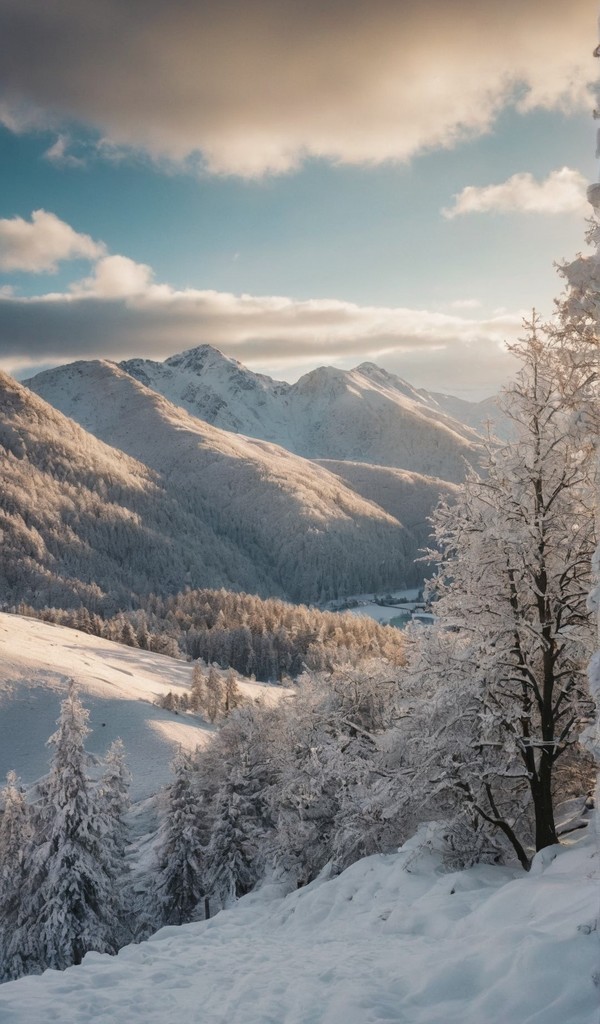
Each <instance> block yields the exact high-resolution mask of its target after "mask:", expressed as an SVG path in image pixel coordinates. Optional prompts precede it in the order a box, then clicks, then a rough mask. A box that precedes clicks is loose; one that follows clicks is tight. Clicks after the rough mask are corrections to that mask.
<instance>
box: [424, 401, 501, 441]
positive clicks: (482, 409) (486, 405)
mask: <svg viewBox="0 0 600 1024" xmlns="http://www.w3.org/2000/svg"><path fill="white" fill-rule="evenodd" d="M419 394H420V395H421V396H422V397H423V399H424V400H425V401H426V402H427V403H428V404H429V405H430V406H431V407H432V408H437V409H439V410H440V411H441V412H444V413H446V415H448V416H451V417H452V418H453V419H456V420H459V421H460V422H461V423H465V424H466V425H467V426H469V427H471V428H472V429H473V430H476V431H477V433H479V434H481V435H482V436H484V437H485V436H487V434H488V431H489V432H490V433H491V434H492V435H494V436H495V437H498V438H500V440H509V439H510V438H511V437H512V436H513V433H514V428H513V423H512V420H511V419H510V417H509V416H507V414H506V413H505V412H504V411H503V409H501V408H500V404H499V401H498V396H497V395H495V396H493V397H492V398H484V399H483V400H482V401H481V402H467V401H465V399H464V398H456V397H455V396H454V395H443V394H440V393H438V392H436V391H419Z"/></svg>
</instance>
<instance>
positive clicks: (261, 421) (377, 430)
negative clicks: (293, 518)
mask: <svg viewBox="0 0 600 1024" xmlns="http://www.w3.org/2000/svg"><path fill="white" fill-rule="evenodd" d="M85 365H86V364H83V363H75V364H72V367H68V366H67V367H60V368H58V369H55V370H51V371H45V372H43V373H40V374H38V375H37V376H36V377H34V378H32V379H31V380H29V381H27V382H26V383H27V384H28V385H29V386H30V387H32V388H33V390H34V391H36V392H37V393H38V394H40V395H42V397H44V398H45V399H46V400H47V401H49V402H50V403H51V404H52V405H56V406H57V407H58V408H60V409H61V410H62V411H63V412H65V413H66V414H67V415H68V416H72V417H73V418H74V419H76V420H78V422H80V423H82V425H83V426H85V427H86V429H89V430H91V431H92V433H96V434H98V436H100V437H102V438H103V439H104V440H107V438H108V443H110V444H117V446H119V447H123V448H124V450H128V451H129V450H130V449H129V448H127V447H126V446H123V445H119V444H118V441H117V440H116V439H115V438H114V437H112V436H111V435H109V434H108V433H107V432H106V430H103V429H101V428H100V426H99V421H98V413H97V412H94V413H91V412H90V408H89V407H90V402H92V403H93V396H90V395H88V394H86V395H85V396H83V399H84V401H83V403H82V401H81V398H82V396H79V395H77V393H76V391H77V385H78V383H79V381H78V380H77V379H76V381H75V385H73V382H72V381H71V380H70V378H71V376H72V374H73V372H76V373H77V371H79V373H82V372H85ZM104 365H105V366H107V365H108V364H104ZM120 367H121V372H122V371H125V372H126V373H127V374H129V375H131V376H132V377H134V378H136V380H138V381H140V382H141V383H142V384H143V385H144V386H145V387H147V388H150V389H151V390H152V391H154V392H158V393H159V394H160V395H163V396H164V397H165V398H166V399H168V400H169V402H172V403H174V404H175V405H176V406H178V407H180V408H182V409H186V410H187V411H188V412H189V413H191V414H192V416H194V417H198V418H200V419H201V420H204V421H206V422H207V423H210V424H213V425H214V426H215V427H218V428H221V429H222V430H225V431H233V432H235V433H238V434H245V435H248V436H249V437H252V438H259V439H262V440H263V441H267V442H272V443H275V444H276V445H280V446H281V447H282V448H284V449H287V451H289V452H293V453H295V454H296V455H300V456H303V457H304V458H307V459H341V460H348V459H350V460H357V461H359V462H365V463H371V464H376V465H381V466H388V467H397V468H400V469H405V470H409V471H416V472H417V473H419V474H428V475H431V476H434V477H440V478H441V479H443V480H452V481H454V482H457V481H460V480H462V479H463V478H464V474H465V459H466V460H467V461H473V460H475V459H476V457H477V456H476V450H477V447H478V444H479V441H480V437H479V435H478V434H477V433H476V431H475V430H474V429H473V428H472V427H471V426H470V425H468V424H467V421H466V420H465V419H463V420H462V421H461V419H460V418H459V417H455V416H454V415H452V414H448V412H447V411H446V409H445V408H443V407H442V406H441V405H440V404H439V402H438V401H437V400H436V398H433V397H432V396H428V395H426V394H423V393H420V392H418V391H416V390H415V389H414V388H413V387H412V386H411V385H410V384H407V383H406V382H405V381H403V380H402V379H401V378H400V377H397V376H395V375H394V374H391V373H388V372H387V371H385V370H383V369H381V368H380V367H377V366H375V365H374V364H373V363H363V364H362V365H361V366H357V367H355V368H354V369H353V370H340V369H337V368H336V367H333V366H321V367H318V368H317V369H316V370H311V372H310V373H307V374H305V375H304V376H303V377H301V378H300V380H298V381H297V382H296V383H295V384H292V385H290V384H286V383H284V382H281V381H276V380H271V378H269V377H266V376H264V375H262V374H256V373H253V372H252V371H251V370H249V369H248V368H247V367H245V366H243V365H242V364H241V363H239V362H237V361H236V360H235V359H230V358H228V357H227V356H224V355H223V354H222V353H220V352H219V351H218V350H217V349H215V348H212V347H211V346H210V345H201V346H199V347H198V348H195V349H191V350H189V351H188V352H183V353H181V354H180V355H177V356H171V357H170V358H169V359H167V360H165V362H164V363H160V362H155V361H152V360H145V359H133V360H129V361H126V362H123V363H121V364H120ZM114 370H115V371H116V370H117V367H114ZM114 383H115V382H114V381H113V382H112V385H111V382H110V381H105V382H104V388H103V390H104V391H106V390H107V389H110V388H111V386H113V385H114ZM74 388H75V391H74ZM65 390H66V391H68V392H70V395H68V396H65ZM73 396H75V404H74V402H73ZM99 397H100V400H101V401H102V400H103V397H104V396H103V395H100V396H99ZM438 397H439V396H438ZM82 404H83V405H85V411H84V412H83V413H82V410H81V406H82ZM459 404H460V403H459ZM470 404H471V403H464V405H465V408H466V407H467V406H470ZM113 415H114V411H113ZM85 416H88V417H89V418H88V420H87V421H86V419H85ZM135 457H136V458H141V459H142V461H144V462H145V461H147V460H146V459H145V458H144V457H143V456H142V455H141V454H140V453H139V450H138V449H137V448H136V456H135Z"/></svg>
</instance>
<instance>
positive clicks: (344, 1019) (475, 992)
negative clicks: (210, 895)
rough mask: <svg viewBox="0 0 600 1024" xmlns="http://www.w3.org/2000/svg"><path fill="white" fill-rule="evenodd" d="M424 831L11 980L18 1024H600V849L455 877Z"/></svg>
mask: <svg viewBox="0 0 600 1024" xmlns="http://www.w3.org/2000/svg"><path fill="white" fill-rule="evenodd" d="M427 839H428V836H427V835H426V834H421V835H417V837H415V838H414V839H413V840H411V841H410V842H408V843H406V844H405V846H404V847H403V848H402V849H401V850H400V852H399V853H396V854H392V855H390V856H387V857H384V856H373V857H368V858H365V859H363V860H360V861H358V862H357V863H356V864H353V865H352V867H350V868H348V869H347V870H346V871H344V872H343V873H342V874H341V875H339V876H338V877H337V878H333V879H331V880H325V879H324V878H323V877H320V878H318V879H317V880H316V881H315V882H313V883H312V884H311V885H309V886H306V887H305V888H302V889H299V890H297V891H295V892H293V893H290V894H289V895H287V896H285V897H282V896H281V895H280V893H279V892H278V890H277V888H276V887H275V886H267V887H266V888H265V889H263V890H262V891H259V892H258V893H252V894H250V895H249V896H245V897H243V898H242V899H241V900H240V901H238V903H237V904H236V905H235V906H234V907H233V908H232V909H230V910H225V911H222V912H221V913H220V914H218V915H217V916H216V917H214V918H212V919H211V920H209V921H205V922H201V923H198V924H189V925H183V926H181V927H170V928H163V929H162V930H161V931H159V932H157V933H156V935H153V936H152V938H151V939H149V940H148V941H147V942H142V943H140V944H139V945H136V946H126V947H125V948H124V949H122V950H121V951H120V952H119V954H118V955H117V956H115V957H111V956H108V955H106V954H99V953H89V954H88V955H87V956H86V957H85V958H84V960H83V963H82V965H81V966H78V967H69V968H68V969H67V970H66V971H64V972H58V971H46V973H45V974H43V975H41V976H37V977H36V976H33V977H28V978H22V979H20V980H19V981H13V982H8V983H7V984H6V985H2V986H1V987H0V1016H1V1017H2V1020H3V1022H5V1024H31V1022H32V1021H36V1022H37V1021H47V1020H60V1021H61V1024H92V1022H97V1024H108V1022H109V1021H110V1022H112V1021H125V1022H127V1024H171V1022H173V1021H202V1022H203V1024H224V1022H227V1024H267V1022H269V1024H274V1022H278V1024H279V1022H282V1024H283V1022H285V1024H382V1022H384V1021H389V1022H396V1024H483V1022H485V1024H509V1022H516V1021H518V1022H519V1024H540V1022H542V1021H543V1022H544V1024H597V1020H598V987H597V977H598V936H597V931H596V929H595V925H594V916H595V912H596V909H597V902H598V865H597V851H596V844H595V843H594V842H593V837H592V836H589V837H588V836H586V837H585V838H584V839H583V841H581V840H580V841H579V842H578V843H575V844H573V845H572V846H571V848H566V847H561V848H553V850H552V851H550V850H545V851H543V853H540V854H538V856H537V857H536V859H535V861H534V865H533V868H532V870H531V872H529V873H528V874H526V873H525V872H523V871H521V870H520V869H516V870H515V869H510V868H501V867H497V866H490V865H476V866H474V867H472V868H469V869H468V870H466V871H453V872H448V871H447V870H444V866H443V864H442V863H441V861H440V858H439V856H436V854H435V853H431V851H430V849H428V847H427V845H426V844H427Z"/></svg>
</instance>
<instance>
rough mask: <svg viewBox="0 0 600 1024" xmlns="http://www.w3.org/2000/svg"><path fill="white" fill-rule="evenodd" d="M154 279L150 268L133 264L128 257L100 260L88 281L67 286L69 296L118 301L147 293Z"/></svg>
mask: <svg viewBox="0 0 600 1024" xmlns="http://www.w3.org/2000/svg"><path fill="white" fill-rule="evenodd" d="M153 277H154V274H153V271H152V267H149V266H147V264H145V263H136V262H135V260H130V259H129V257H128V256H103V257H102V259H99V260H98V262H97V263H96V266H95V267H94V272H93V274H92V275H91V276H90V277H86V278H84V279H83V281H79V282H77V283H76V284H74V285H72V286H71V293H72V294H73V295H80V296H85V295H88V296H95V297H96V298H102V299H118V298H125V297H127V296H132V295H144V294H145V293H148V291H149V289H150V287H151V285H152V279H153Z"/></svg>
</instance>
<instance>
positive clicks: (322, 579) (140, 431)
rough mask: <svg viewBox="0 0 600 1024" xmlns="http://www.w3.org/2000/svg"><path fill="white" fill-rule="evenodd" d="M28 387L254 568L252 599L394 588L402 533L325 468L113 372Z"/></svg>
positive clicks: (74, 367) (400, 568)
mask: <svg viewBox="0 0 600 1024" xmlns="http://www.w3.org/2000/svg"><path fill="white" fill-rule="evenodd" d="M28 385H29V387H30V388H31V389H32V390H33V391H35V392H36V393H37V394H38V395H41V396H42V397H43V398H45V399H46V400H47V401H48V402H50V403H51V404H52V405H53V406H55V407H56V408H58V409H60V410H61V411H62V412H63V413H65V414H66V415H67V416H69V417H71V418H73V419H75V420H76V421H77V422H79V423H80V424H81V425H82V426H83V427H85V428H86V429H87V430H89V431H90V432H92V433H93V434H95V435H96V436H97V437H99V438H101V439H102V440H103V441H105V442H106V443H108V444H110V445H111V446H113V447H115V448H118V449H120V450H122V451H125V452H127V453H128V454H129V455H131V456H133V457H134V458H135V459H136V460H138V461H139V462H141V463H143V464H144V465H146V466H148V467H150V468H151V469H152V470H154V471H156V472H157V473H158V478H159V480H160V482H161V484H162V486H164V487H165V489H166V490H167V491H168V492H169V493H172V494H176V495H177V500H178V502H179V503H180V504H181V505H182V506H183V507H184V508H185V509H186V511H188V512H189V513H190V514H192V515H194V516H196V517H197V518H198V519H199V521H200V522H202V523H205V524H207V525H208V526H209V527H210V528H211V529H212V531H213V532H214V534H215V535H216V536H217V537H218V538H219V540H224V541H225V542H226V543H227V544H228V545H233V546H234V547H235V549H236V550H238V551H241V552H243V553H244V555H245V557H246V558H247V559H248V560H251V561H252V563H253V564H254V565H256V566H257V569H258V584H257V586H255V587H254V589H259V590H261V591H262V592H263V593H264V592H265V583H264V581H265V579H266V580H267V581H268V583H267V585H268V586H270V588H271V593H275V594H277V593H283V594H285V595H287V596H288V597H291V598H293V599H303V600H315V599H327V598H328V597H330V596H335V595H336V594H342V593H354V592H358V591H368V590H372V589H374V588H376V587H380V586H387V585H393V583H394V582H396V581H398V580H399V579H400V580H401V579H403V578H404V575H405V571H406V563H407V560H410V557H411V553H412V550H413V547H414V545H413V543H412V539H411V538H410V535H409V534H408V532H407V531H406V530H405V529H404V527H403V526H402V525H401V524H400V523H399V522H398V521H397V520H396V519H395V518H393V517H392V516H390V515H388V514H387V513H386V512H384V511H383V510H382V509H380V508H379V507H378V506H377V505H376V504H374V503H373V502H370V501H367V500H365V499H364V498H362V497H360V496H359V495H357V494H355V493H354V492H353V491H352V490H351V489H350V488H349V487H347V486H346V485H345V484H344V483H343V481H341V480H340V479H339V478H338V477H336V476H334V475H332V474H331V473H329V472H328V471H327V470H326V469H324V468H322V467H320V466H315V465H314V464H313V463H311V462H309V461H307V460H306V459H302V458H299V457H297V456H296V455H293V454H291V453H290V452H288V451H286V450H285V449H283V448H280V447H277V446H275V445H272V444H268V443H266V442H264V441H260V440H256V439H252V438H248V437H244V436H242V435H236V434H233V433H230V432H226V431H223V430H220V429H218V428H216V427H213V426H212V425H210V424H207V423H205V422H203V421H201V420H199V419H197V418H195V417H192V416H190V415H189V414H188V413H187V412H185V410H183V409H182V408H179V407H177V406H175V405H173V404H171V403H170V402H168V401H167V400H166V399H165V398H163V397H162V396H161V395H159V394H158V393H156V392H155V391H151V390H150V389H149V388H147V387H146V386H145V385H143V384H141V383H140V382H139V381H137V380H135V379H134V378H133V377H131V376H130V375H129V374H127V373H126V372H125V371H124V370H122V369H120V368H119V367H118V366H116V365H115V364H113V363H108V362H104V361H98V362H81V363H73V364H71V365H70V366H63V367H59V368H58V369H56V370H50V371H47V372H45V373H41V374H38V375H37V376H36V377H34V378H33V379H32V380H30V381H28ZM240 583H241V581H240ZM204 585H205V586H210V585H213V584H212V583H210V582H209V581H208V580H207V581H206V582H205V583H204ZM242 585H243V586H244V587H245V588H247V584H246V583H242Z"/></svg>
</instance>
